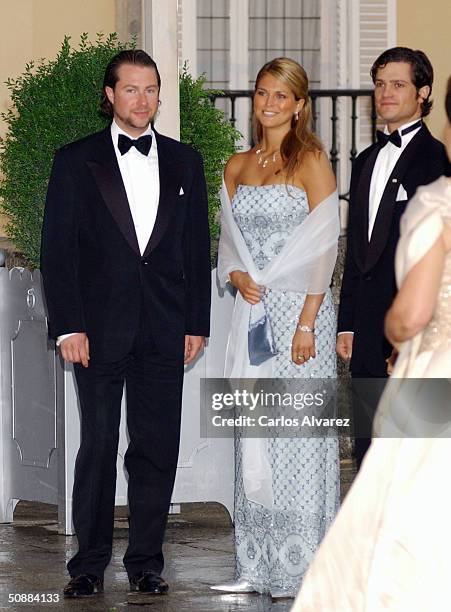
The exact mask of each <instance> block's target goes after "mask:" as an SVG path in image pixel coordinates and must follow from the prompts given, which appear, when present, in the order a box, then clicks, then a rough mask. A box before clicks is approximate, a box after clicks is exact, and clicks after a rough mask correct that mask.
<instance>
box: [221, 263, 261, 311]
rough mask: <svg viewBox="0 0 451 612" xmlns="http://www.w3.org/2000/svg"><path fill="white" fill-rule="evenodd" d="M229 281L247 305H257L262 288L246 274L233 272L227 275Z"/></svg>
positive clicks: (237, 271)
mask: <svg viewBox="0 0 451 612" xmlns="http://www.w3.org/2000/svg"><path fill="white" fill-rule="evenodd" d="M229 277H230V281H231V283H232V285H233V286H234V287H236V288H237V289H238V291H239V292H240V293H241V295H242V296H243V298H244V299H245V300H246V302H249V304H252V305H254V304H258V302H259V301H260V300H261V295H262V288H261V287H259V286H258V285H257V283H256V282H255V281H254V280H253V279H252V278H251V276H249V274H248V273H247V272H241V270H234V271H233V272H230V274H229Z"/></svg>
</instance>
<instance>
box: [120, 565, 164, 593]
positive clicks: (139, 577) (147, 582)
mask: <svg viewBox="0 0 451 612" xmlns="http://www.w3.org/2000/svg"><path fill="white" fill-rule="evenodd" d="M168 590H169V585H168V583H167V582H165V581H164V580H163V578H162V577H161V576H160V575H159V574H157V572H154V571H153V570H144V571H143V572H139V574H135V575H134V576H132V577H131V578H130V591H132V592H136V591H139V593H143V594H144V593H147V594H149V595H163V594H164V593H167V592H168Z"/></svg>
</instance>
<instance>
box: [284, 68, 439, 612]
mask: <svg viewBox="0 0 451 612" xmlns="http://www.w3.org/2000/svg"><path fill="white" fill-rule="evenodd" d="M446 100H447V102H446V108H447V114H448V121H449V124H448V125H447V126H446V144H447V150H448V156H449V157H450V159H451V78H450V80H449V82H448V93H447V98H446ZM396 275H397V282H398V285H399V286H400V291H399V293H398V295H397V297H396V299H395V301H394V303H393V305H392V307H391V309H390V311H389V313H388V315H387V319H386V333H387V337H388V338H389V340H390V341H391V342H392V344H394V345H396V346H398V347H399V356H398V358H397V361H396V364H395V367H394V371H393V373H392V377H391V379H390V381H389V383H388V385H387V388H386V390H385V392H384V395H383V396H382V399H381V402H380V405H379V408H378V412H377V415H376V419H375V425H374V434H375V436H376V437H375V439H373V442H372V444H371V447H370V450H369V452H368V454H367V456H366V458H365V461H364V463H363V469H362V470H361V471H360V472H359V474H358V476H357V478H356V480H355V482H354V484H353V486H352V487H351V489H350V491H349V493H348V495H347V497H346V499H345V501H344V503H343V506H342V508H341V510H340V512H339V514H338V515H337V517H336V520H335V522H334V523H333V525H332V527H331V529H330V530H329V532H328V534H327V536H326V538H325V539H324V541H323V543H322V545H321V547H320V548H319V550H318V553H317V555H316V556H315V558H314V560H313V563H312V565H311V567H310V569H309V571H308V572H307V574H306V577H305V579H304V582H303V585H302V588H301V591H300V592H299V594H298V597H297V599H296V602H295V605H294V607H293V609H292V610H293V611H295V612H301V611H302V612H313V611H314V612H323V611H324V612H380V611H382V610H384V611H387V610H389V611H395V610H396V611H397V612H404V611H405V612H439V611H442V610H448V609H450V608H451V580H450V576H451V529H450V527H449V525H450V516H451V487H450V486H449V462H450V457H451V440H450V438H451V433H450V429H451V428H450V426H449V423H450V422H451V179H450V178H447V177H441V178H439V179H438V180H437V181H435V182H434V183H432V184H431V185H427V186H425V187H421V188H420V189H419V190H418V192H417V194H416V195H415V197H414V199H413V200H412V201H411V203H410V204H409V206H408V208H407V210H406V213H405V214H404V216H403V218H402V220H401V239H400V241H399V245H398V249H397V255H396ZM405 378H415V379H420V378H423V384H425V382H426V381H425V380H424V379H429V381H430V379H431V378H436V379H440V380H438V381H434V384H436V383H437V384H438V385H440V389H441V391H442V397H441V399H440V398H439V400H437V398H434V401H442V403H443V401H444V405H445V406H446V407H447V410H449V415H450V416H449V420H448V423H444V422H443V423H441V426H440V428H436V433H437V435H436V437H428V438H420V437H406V436H407V435H411V436H413V435H419V434H421V423H420V420H418V421H417V422H415V420H413V421H412V419H410V420H409V418H408V415H407V411H405V407H404V406H403V401H402V397H401V396H400V395H399V390H400V388H401V387H402V384H403V380H402V379H405ZM400 379H401V380H400ZM408 382H410V383H412V384H413V385H416V384H418V388H419V390H420V391H421V384H422V383H421V380H411V381H408ZM429 384H430V382H429ZM444 394H446V395H444ZM404 403H405V402H404ZM399 405H401V410H400V412H401V415H400V414H399V410H398V408H399ZM432 408H433V406H432V405H430V406H426V407H425V413H426V414H427V412H428V411H429V410H430V409H432ZM393 432H398V434H397V435H398V436H399V437H388V436H391V435H392V434H393ZM412 432H413V433H412ZM384 435H386V436H387V437H385V438H384V437H377V436H384ZM403 435H404V436H405V437H401V436H403ZM439 436H440V437H439Z"/></svg>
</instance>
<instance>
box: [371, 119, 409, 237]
mask: <svg viewBox="0 0 451 612" xmlns="http://www.w3.org/2000/svg"><path fill="white" fill-rule="evenodd" d="M417 121H418V119H415V120H414V121H409V123H406V124H405V125H403V126H401V127H400V128H399V129H398V132H399V134H400V136H401V146H400V147H397V146H396V145H394V144H393V143H392V142H388V143H387V144H386V145H385V147H383V148H382V149H381V150H380V151H379V154H378V156H377V158H376V163H375V164H374V168H373V173H372V175H371V184H370V197H369V209H368V240H371V234H372V233H373V228H374V223H375V221H376V216H377V211H378V210H379V205H380V203H381V199H382V196H383V193H384V191H385V187H386V185H387V181H388V179H389V177H390V174H391V173H392V172H393V168H394V167H395V166H396V162H397V161H398V159H399V158H400V157H401V155H402V153H403V152H404V149H405V148H406V147H407V145H408V144H409V142H410V141H411V140H412V138H413V137H414V136H415V134H416V133H417V132H418V130H419V129H420V128H421V126H418V129H416V130H412V132H409V133H408V134H405V135H404V136H403V135H402V130H404V129H405V128H407V127H409V125H413V124H414V123H417ZM384 132H385V133H386V134H388V133H389V132H388V129H387V127H385V130H384ZM400 188H402V190H403V189H404V188H403V187H402V185H400ZM404 199H407V195H406V197H405V198H404Z"/></svg>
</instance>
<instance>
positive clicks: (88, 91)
mask: <svg viewBox="0 0 451 612" xmlns="http://www.w3.org/2000/svg"><path fill="white" fill-rule="evenodd" d="M127 46H130V45H125V44H122V43H120V42H119V40H118V37H117V35H116V34H110V35H109V36H108V37H107V38H106V39H105V38H104V36H103V35H102V34H98V35H97V40H96V41H95V43H92V42H89V41H88V35H87V34H83V35H82V36H81V40H80V44H79V48H78V49H73V48H71V45H70V39H69V37H67V36H66V37H65V38H64V42H63V44H62V46H61V51H60V52H59V54H58V55H57V57H56V59H54V60H50V61H49V60H41V61H40V62H39V63H38V64H37V65H35V63H34V62H30V63H29V64H27V65H26V67H25V72H24V73H23V74H22V75H21V76H19V77H18V78H17V79H15V80H13V79H9V80H8V81H7V83H6V84H7V86H8V89H9V91H10V95H11V99H12V108H11V109H9V110H8V111H7V112H6V113H3V114H2V117H3V119H4V120H5V121H6V123H7V126H8V132H7V135H6V136H5V137H4V138H2V139H0V166H1V171H2V175H3V177H2V181H1V184H0V197H1V198H2V199H3V202H2V208H3V212H5V213H6V214H7V215H8V218H9V223H8V225H7V233H8V236H9V237H10V238H11V239H12V240H13V242H14V244H15V246H16V247H17V248H18V249H19V251H21V252H22V253H23V254H24V255H25V257H26V259H27V260H28V261H29V263H30V264H31V265H32V266H33V267H39V259H40V241H41V225H42V215H43V211H44V202H45V195H46V190H47V183H48V179H49V175H50V170H51V165H52V159H53V154H54V152H55V149H57V148H59V147H61V146H63V145H64V144H66V143H68V142H71V141H73V140H77V139H79V138H82V137H83V136H86V135H87V134H90V133H92V132H96V131H98V130H101V129H103V128H104V127H105V126H106V125H107V123H108V120H107V119H106V118H104V117H102V116H101V115H100V114H99V101H100V93H101V90H102V83H103V75H104V72H105V66H106V64H107V63H108V62H109V60H110V59H111V57H113V55H115V54H116V53H118V52H119V51H121V50H122V49H125V48H127Z"/></svg>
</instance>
